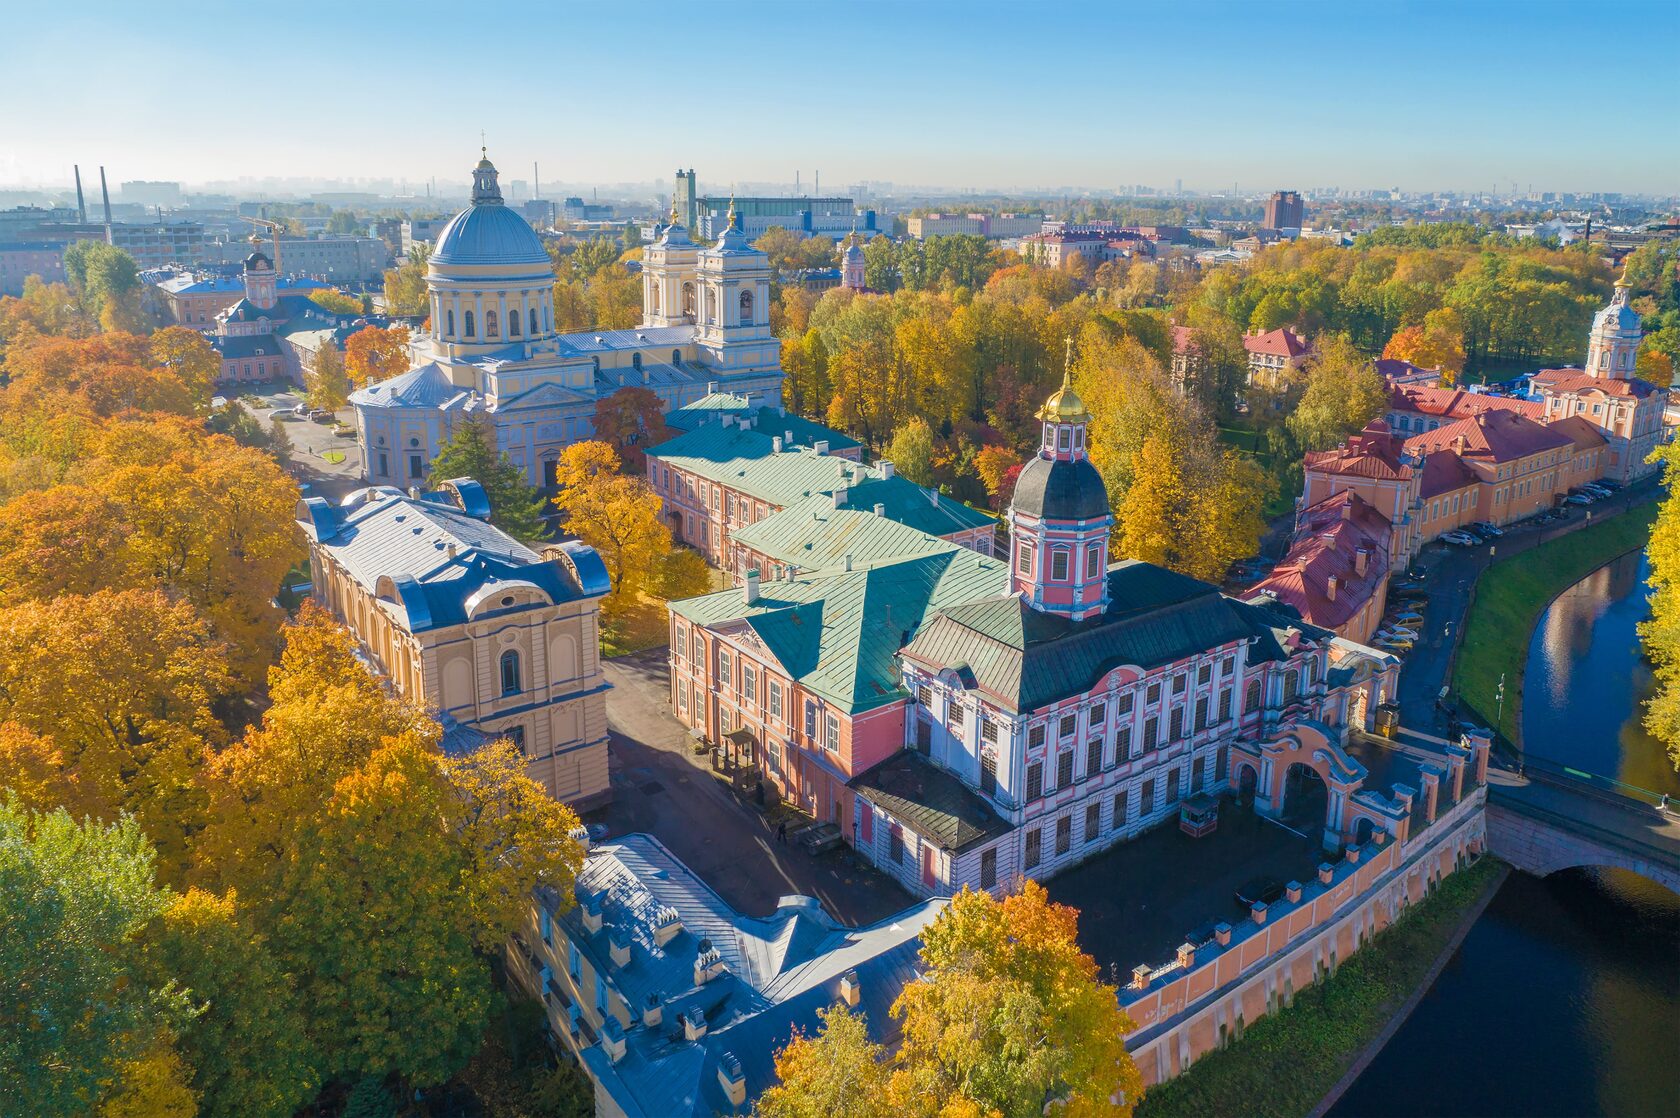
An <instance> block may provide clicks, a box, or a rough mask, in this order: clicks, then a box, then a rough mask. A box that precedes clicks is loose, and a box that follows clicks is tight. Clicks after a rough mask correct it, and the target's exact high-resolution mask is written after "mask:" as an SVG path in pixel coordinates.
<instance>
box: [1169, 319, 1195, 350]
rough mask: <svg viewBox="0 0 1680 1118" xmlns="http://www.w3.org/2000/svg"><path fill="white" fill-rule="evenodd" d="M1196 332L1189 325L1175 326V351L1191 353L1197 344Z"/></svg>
mask: <svg viewBox="0 0 1680 1118" xmlns="http://www.w3.org/2000/svg"><path fill="white" fill-rule="evenodd" d="M1195 340H1196V332H1195V331H1194V330H1192V329H1190V327H1188V326H1174V327H1173V328H1172V343H1173V352H1174V353H1189V352H1190V349H1191V347H1192V346H1193V345H1195Z"/></svg>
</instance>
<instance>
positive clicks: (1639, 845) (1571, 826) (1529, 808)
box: [1489, 788, 1680, 865]
mask: <svg viewBox="0 0 1680 1118" xmlns="http://www.w3.org/2000/svg"><path fill="white" fill-rule="evenodd" d="M1504 791H1505V790H1504V789H1500V788H1490V789H1489V793H1490V795H1491V797H1492V798H1491V799H1490V800H1489V802H1490V803H1497V804H1498V805H1499V806H1501V807H1503V808H1507V809H1509V810H1511V811H1515V812H1517V813H1519V814H1521V815H1526V816H1528V817H1530V818H1531V819H1538V820H1540V821H1542V822H1545V823H1549V824H1551V825H1552V826H1554V827H1556V828H1558V829H1559V830H1560V831H1565V832H1568V833H1571V834H1577V835H1580V836H1581V837H1583V838H1588V839H1592V840H1594V841H1595V842H1598V843H1601V844H1602V845H1604V846H1607V847H1609V848H1611V849H1613V850H1615V849H1620V850H1625V851H1627V852H1629V853H1631V854H1635V855H1638V856H1639V857H1643V858H1646V859H1648V860H1650V861H1655V862H1657V863H1658V864H1660V865H1680V842H1677V843H1673V844H1670V843H1668V841H1667V840H1666V838H1665V837H1664V836H1660V835H1649V836H1642V835H1635V834H1630V833H1628V832H1627V831H1621V830H1611V829H1610V828H1608V827H1601V826H1599V825H1598V824H1596V823H1589V822H1587V821H1586V820H1585V819H1581V818H1580V817H1578V816H1573V815H1565V814H1563V813H1562V812H1558V811H1553V810H1551V809H1550V808H1545V807H1541V806H1540V805H1539V804H1536V803H1533V802H1531V801H1529V800H1525V799H1521V798H1519V797H1517V796H1512V795H1501V794H1500V793H1502V792H1504ZM1653 840H1655V841H1653ZM1496 853H1497V852H1496Z"/></svg>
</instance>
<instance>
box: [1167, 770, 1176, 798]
mask: <svg viewBox="0 0 1680 1118" xmlns="http://www.w3.org/2000/svg"><path fill="white" fill-rule="evenodd" d="M1177 802H1178V770H1177V769H1168V770H1167V804H1168V805H1169V806H1171V805H1172V804H1176V803H1177Z"/></svg>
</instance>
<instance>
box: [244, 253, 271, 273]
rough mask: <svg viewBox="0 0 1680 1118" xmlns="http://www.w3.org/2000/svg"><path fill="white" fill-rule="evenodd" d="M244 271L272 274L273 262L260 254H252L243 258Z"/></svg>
mask: <svg viewBox="0 0 1680 1118" xmlns="http://www.w3.org/2000/svg"><path fill="white" fill-rule="evenodd" d="M245 270H246V271H247V272H272V271H273V270H274V261H272V260H270V259H269V258H268V257H267V256H265V255H263V253H261V252H253V253H252V254H251V255H249V256H247V257H246V258H245Z"/></svg>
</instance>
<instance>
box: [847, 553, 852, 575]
mask: <svg viewBox="0 0 1680 1118" xmlns="http://www.w3.org/2000/svg"><path fill="white" fill-rule="evenodd" d="M846 569H847V570H848V571H849V570H851V569H852V553H851V552H849V551H848V552H846Z"/></svg>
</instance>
